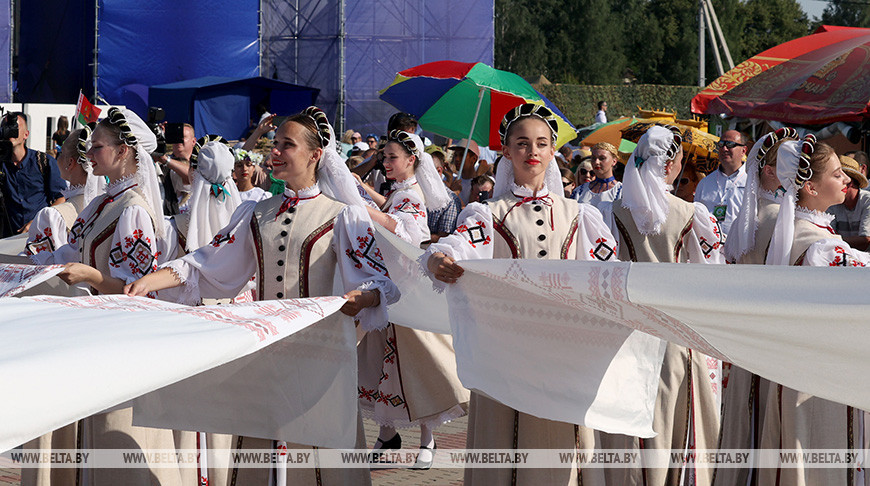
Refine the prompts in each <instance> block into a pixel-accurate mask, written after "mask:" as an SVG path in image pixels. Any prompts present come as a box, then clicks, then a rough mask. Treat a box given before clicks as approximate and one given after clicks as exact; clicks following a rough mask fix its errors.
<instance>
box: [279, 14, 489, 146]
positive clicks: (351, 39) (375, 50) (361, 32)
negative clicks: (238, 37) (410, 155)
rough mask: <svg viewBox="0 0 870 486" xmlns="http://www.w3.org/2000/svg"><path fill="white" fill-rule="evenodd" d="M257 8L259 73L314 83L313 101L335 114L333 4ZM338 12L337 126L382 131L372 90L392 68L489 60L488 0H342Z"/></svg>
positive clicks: (382, 112) (384, 112)
mask: <svg viewBox="0 0 870 486" xmlns="http://www.w3.org/2000/svg"><path fill="white" fill-rule="evenodd" d="M262 8H263V32H262V43H263V59H262V65H263V73H262V75H263V76H267V77H276V78H278V79H281V80H284V81H287V82H290V83H296V84H303V85H306V86H314V87H316V88H320V89H321V91H320V96H319V98H318V99H319V100H320V101H319V103H320V104H321V107H322V108H323V109H324V110H325V111H326V113H327V115H329V118H330V120H335V119H336V118H337V117H338V115H339V113H338V103H339V97H340V84H339V79H340V77H339V73H340V72H341V69H340V65H339V64H340V59H341V58H340V56H339V34H340V30H339V29H340V27H339V22H338V19H339V18H340V15H339V11H338V2H336V1H330V2H326V1H318V2H306V1H304V0H290V1H287V0H263V2H262ZM457 12H459V13H457ZM344 14H345V56H344V59H345V61H344V81H345V96H346V98H345V102H346V104H345V120H346V123H345V127H343V128H345V129H347V128H353V129H355V130H357V131H360V132H363V134H365V133H369V132H371V133H376V134H382V133H383V132H384V131H385V130H386V124H387V120H388V119H389V117H390V115H391V114H392V113H394V112H395V111H396V110H395V109H393V108H392V107H391V106H389V105H388V104H386V103H384V102H383V101H381V100H380V99H378V90H380V89H382V88H385V87H387V85H389V84H390V82H391V81H392V80H393V78H394V77H395V75H396V72H398V71H401V70H403V69H407V68H409V67H412V66H416V65H418V64H423V63H426V62H432V61H440V60H444V59H452V60H456V61H463V62H478V61H479V62H484V63H487V64H490V65H491V64H492V61H493V43H494V38H495V37H494V31H493V15H494V12H493V1H492V0H346V3H345V12H344ZM339 135H340V134H339Z"/></svg>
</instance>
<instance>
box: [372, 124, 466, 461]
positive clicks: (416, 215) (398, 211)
mask: <svg viewBox="0 0 870 486" xmlns="http://www.w3.org/2000/svg"><path fill="white" fill-rule="evenodd" d="M384 167H385V169H386V175H387V178H388V179H391V180H394V181H395V184H393V187H392V190H391V192H390V193H389V194H387V196H386V197H385V196H382V195H380V194H378V193H377V192H376V191H375V190H374V189H372V188H371V186H369V185H367V184H366V185H364V186H363V187H365V189H366V192H367V193H368V195H369V196H370V197H371V198H372V200H373V201H375V202H376V203H380V204H379V207H380V209H375V208H372V207H369V214H370V216H371V217H372V220H373V221H375V222H377V223H378V224H380V225H381V226H383V227H384V228H386V229H388V230H389V231H391V232H393V233H395V234H396V235H397V236H399V237H400V238H401V239H403V240H405V241H407V242H408V243H410V244H412V245H414V246H420V245H421V244H423V243H424V242H428V241H429V238H430V234H429V225H428V221H427V212H428V211H437V210H439V209H443V208H445V207H447V205H448V204H450V202H451V200H450V196H449V195H448V194H447V188H446V187H445V186H444V184H443V183H442V182H441V179H440V177H439V176H438V172H437V170H436V169H435V163H434V162H433V160H432V157H431V156H430V155H429V154H428V153H426V152H425V151H424V147H423V141H422V140H421V139H420V137H418V136H417V135H413V134H410V133H408V132H405V131H402V130H393V131H392V132H390V134H389V136H388V138H387V144H386V145H385V146H384ZM359 360H360V361H359V370H360V380H359V392H360V406H361V407H363V410H367V411H369V412H370V413H371V414H372V415H373V417H374V420H375V421H376V422H377V423H378V424H380V426H381V429H380V432H379V434H378V440H377V442H376V443H375V446H374V449H375V450H383V449H399V448H401V436H400V435H399V434H398V432H397V431H396V428H405V427H410V426H416V425H419V427H420V454H419V455H418V458H417V463H416V464H415V466H414V467H415V468H418V469H428V468H429V467H430V466H431V464H432V460H433V457H434V456H433V454H434V449H435V447H436V444H435V438H434V437H433V435H432V432H433V430H434V429H435V428H436V427H438V426H439V425H441V424H443V423H445V422H447V421H450V420H453V419H455V418H458V417H461V416H463V415H465V413H466V410H467V406H468V399H469V392H468V390H466V389H465V387H463V386H462V383H460V381H459V377H458V376H457V374H456V356H455V351H454V350H453V339H452V338H451V336H449V335H444V334H437V333H432V332H425V331H418V330H415V329H410V328H407V327H404V326H397V325H395V324H390V325H389V326H388V327H387V328H386V329H384V330H382V331H369V332H368V333H367V334H366V336H365V337H364V338H363V340H362V341H361V342H360V344H359Z"/></svg>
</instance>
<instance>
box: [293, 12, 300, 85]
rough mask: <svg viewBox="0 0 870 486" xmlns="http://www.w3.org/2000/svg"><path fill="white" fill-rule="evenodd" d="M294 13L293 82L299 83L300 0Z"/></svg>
mask: <svg viewBox="0 0 870 486" xmlns="http://www.w3.org/2000/svg"><path fill="white" fill-rule="evenodd" d="M295 5H296V8H295V10H294V13H295V14H294V15H293V84H299V0H296V4H295Z"/></svg>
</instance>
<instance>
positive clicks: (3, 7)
mask: <svg viewBox="0 0 870 486" xmlns="http://www.w3.org/2000/svg"><path fill="white" fill-rule="evenodd" d="M11 44H12V3H11V0H0V73H3V79H2V81H0V103H9V102H10V101H12V77H11V75H10V74H7V73H11V72H12V60H11V59H9V46H10V45H11Z"/></svg>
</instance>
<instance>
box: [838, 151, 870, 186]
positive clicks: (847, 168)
mask: <svg viewBox="0 0 870 486" xmlns="http://www.w3.org/2000/svg"><path fill="white" fill-rule="evenodd" d="M840 166H841V167H842V168H843V172H845V173H846V174H847V175H848V176H849V177H851V178H852V179H853V180H856V181H858V187H859V188H861V189H864V188H865V187H867V178H866V177H864V174H862V173H861V166H860V165H858V162H857V161H856V160H855V159H853V158H852V157H846V156H845V155H841V156H840Z"/></svg>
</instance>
